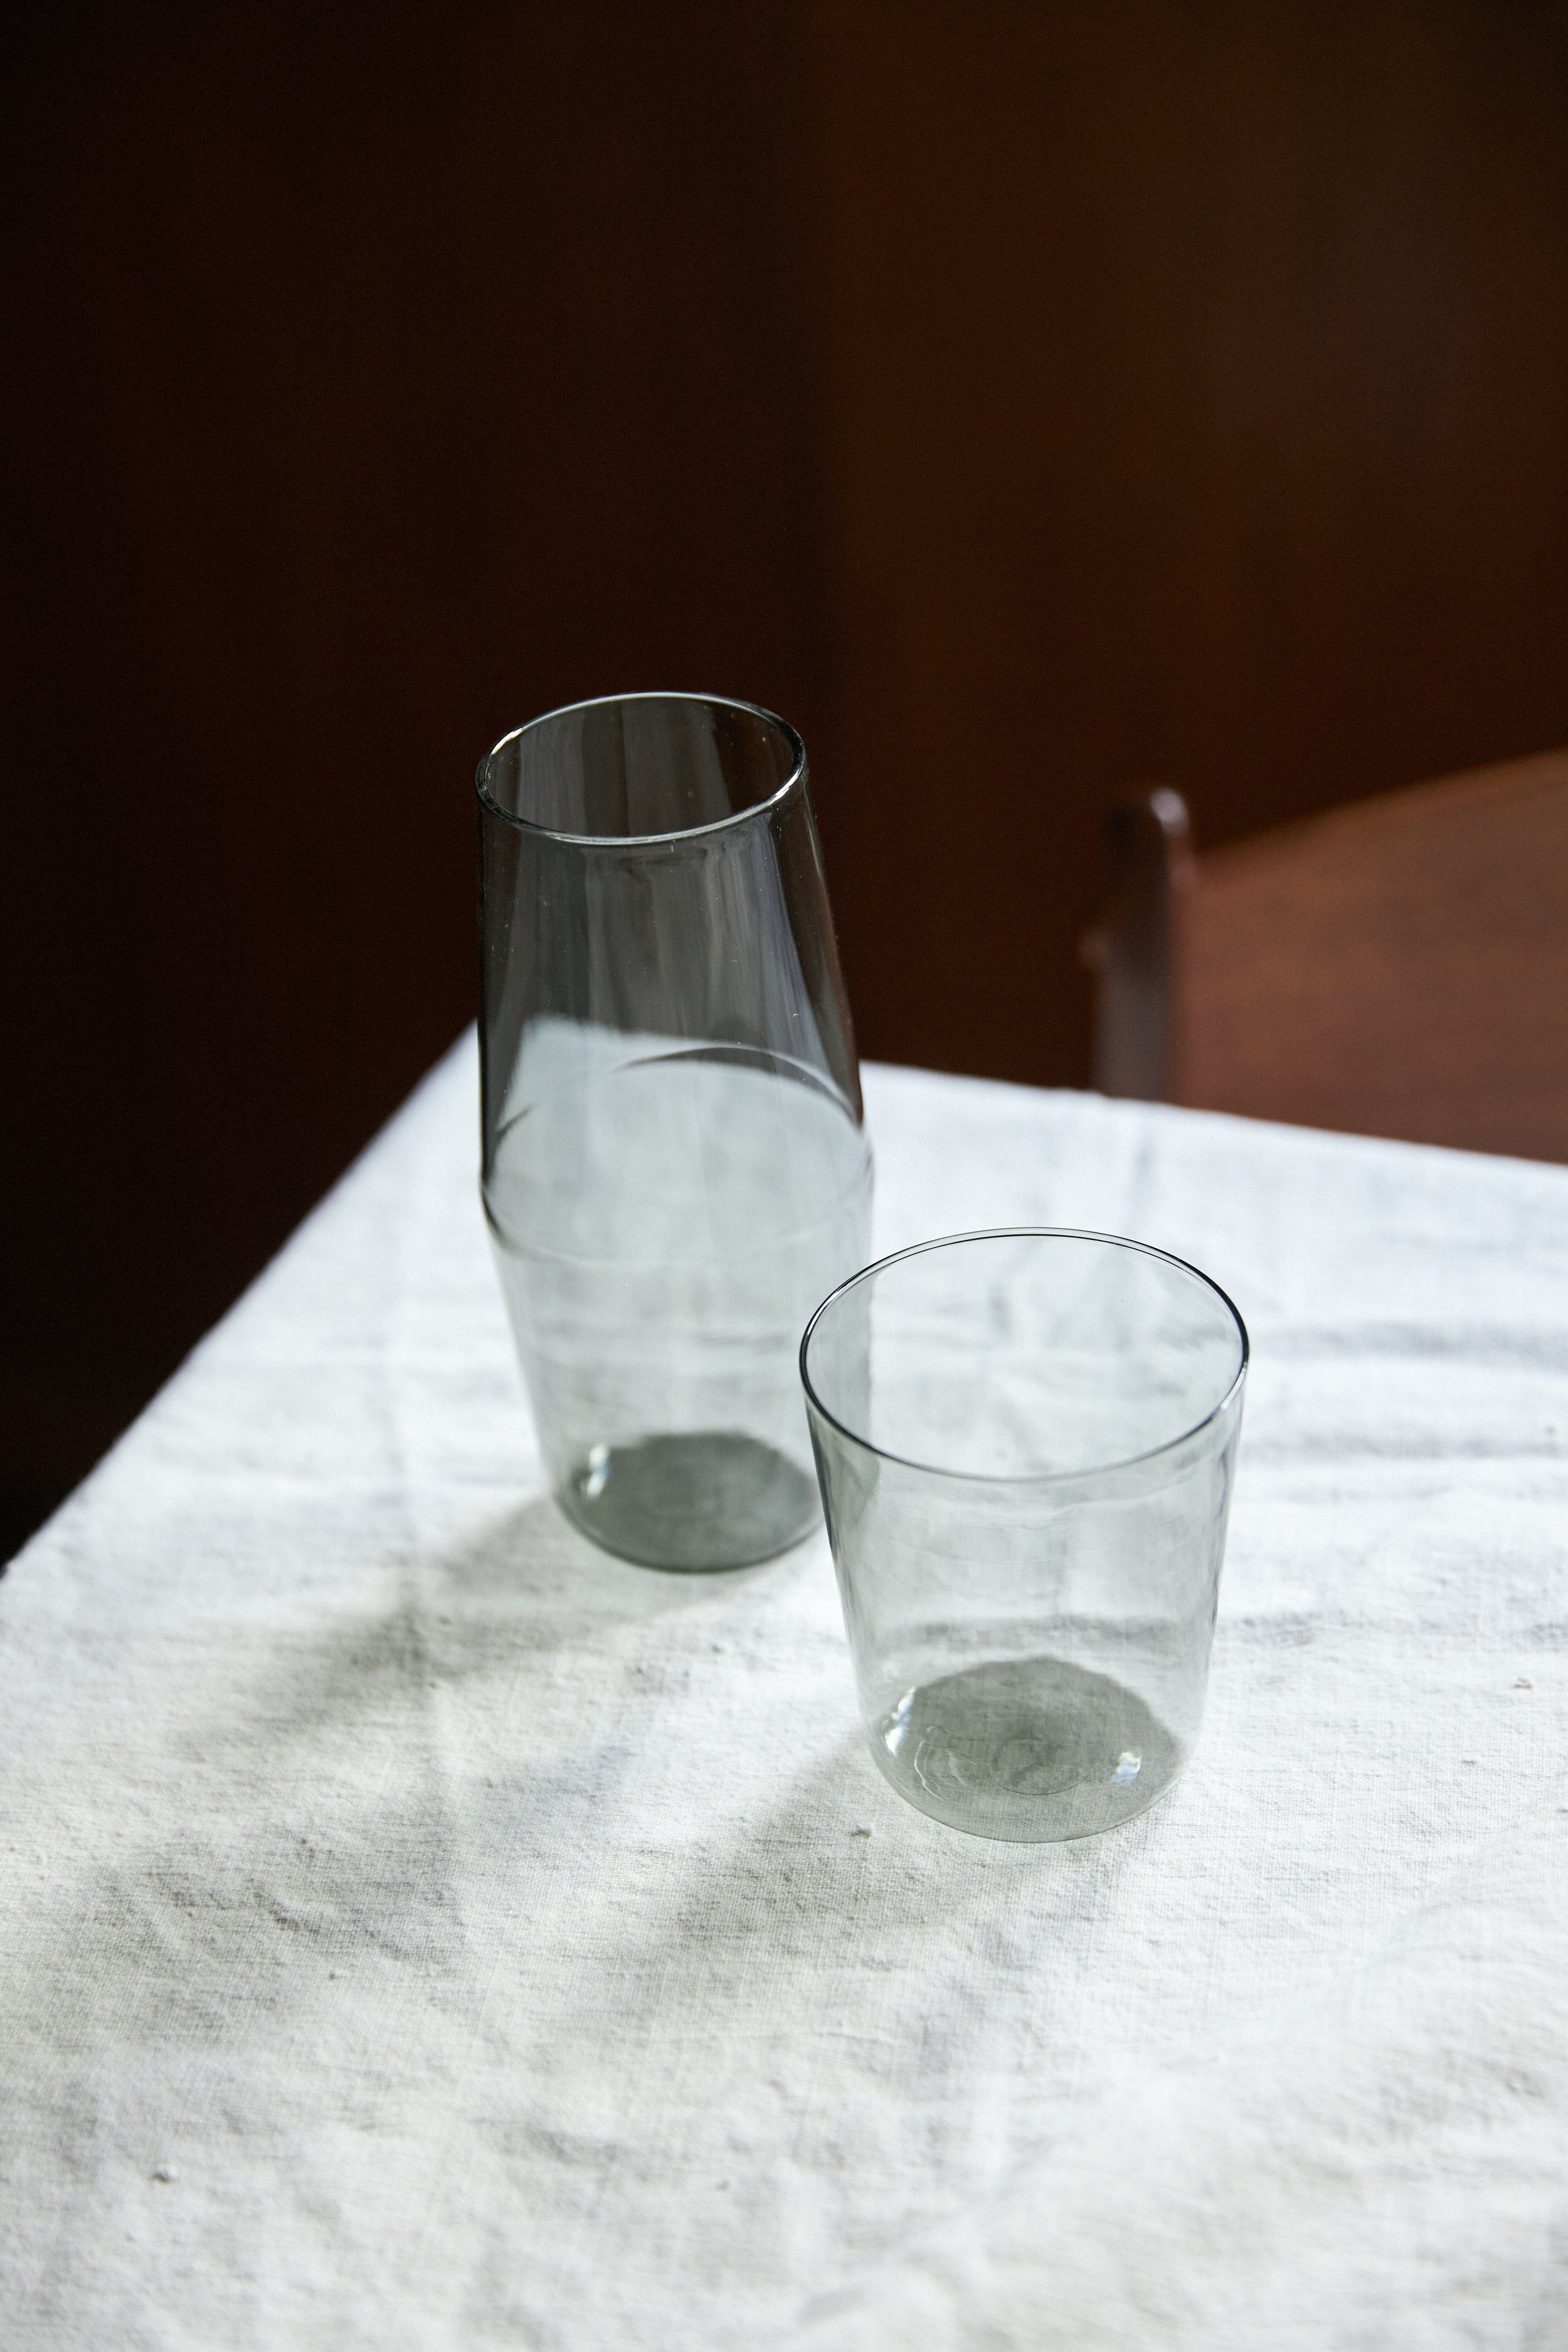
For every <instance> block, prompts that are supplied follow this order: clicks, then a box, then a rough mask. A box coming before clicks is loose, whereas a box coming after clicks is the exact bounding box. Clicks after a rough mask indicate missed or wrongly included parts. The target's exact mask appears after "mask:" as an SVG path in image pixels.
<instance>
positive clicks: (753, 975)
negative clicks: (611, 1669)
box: [479, 694, 871, 1569]
mask: <svg viewBox="0 0 1568 2352" xmlns="http://www.w3.org/2000/svg"><path fill="white" fill-rule="evenodd" d="M479 860H480V922H481V931H482V948H481V967H482V982H481V1012H480V1045H481V1062H482V1071H483V1146H484V1160H483V1175H482V1183H483V1192H484V1202H485V1211H486V1215H487V1217H488V1220H489V1229H490V1234H491V1237H492V1240H493V1242H494V1245H495V1253H496V1261H497V1265H498V1266H499V1268H500V1279H501V1285H502V1288H503V1290H504V1292H505V1295H506V1301H507V1307H508V1309H509V1311H510V1318H511V1324H512V1329H513V1332H514V1335H515V1338H516V1341H517V1349H518V1355H519V1358H520V1360H521V1366H522V1370H523V1375H524V1379H525V1381H526V1382H527V1385H528V1391H529V1395H530V1398H531V1402H532V1406H533V1412H534V1418H535V1422H536V1423H537V1427H538V1431H539V1437H540V1442H541V1445H542V1451H543V1454H544V1459H545V1463H546V1466H547V1468H548V1471H549V1474H550V1476H551V1480H552V1485H553V1487H554V1490H555V1494H556V1496H557V1498H558V1500H559V1501H560V1503H561V1505H562V1507H563V1509H564V1510H565V1511H566V1512H567V1514H568V1515H569V1516H570V1517H572V1518H573V1519H574V1520H575V1521H576V1523H577V1525H578V1526H579V1527H581V1528H583V1530H584V1533H585V1534H587V1535H589V1536H591V1537H592V1538H594V1540H595V1542H597V1543H599V1544H602V1545H603V1546H604V1547H605V1549H607V1550H609V1551H613V1552H616V1553H619V1554H620V1555H621V1556H622V1557H623V1558H625V1559H633V1560H637V1561H641V1562H643V1563H645V1564H647V1565H648V1566H650V1567H658V1568H679V1569H716V1568H730V1567H739V1566H742V1565H743V1564H745V1563H747V1562H750V1561H753V1560H759V1559H766V1558H768V1557H769V1556H770V1555H771V1554H773V1553H774V1552H777V1551H780V1550H782V1549H784V1547H785V1546H786V1545H789V1544H791V1543H794V1542H795V1541H796V1540H797V1539H798V1538H800V1537H801V1536H803V1535H804V1534H805V1533H806V1532H807V1531H808V1530H809V1528H812V1527H813V1526H814V1525H815V1524H816V1517H817V1514H818V1503H817V1493H816V1479H815V1476H814V1475H813V1467H812V1457H811V1447H810V1441H809V1438H808V1435H807V1432H806V1425H805V1415H804V1412H803V1411H802V1407H801V1402H800V1395H799V1390H798V1386H797V1384H796V1381H795V1349H796V1348H797V1346H798V1343H799V1339H800V1335H801V1331H802V1329H803V1328H804V1327H805V1321H806V1318H808V1316H809V1315H810V1314H811V1312H812V1310H813V1309H814V1307H816V1304H817V1302H818V1301H819V1300H820V1299H821V1298H823V1297H825V1296H826V1293H827V1292H828V1291H829V1290H831V1289H832V1288H833V1287H834V1286H835V1284H837V1283H838V1282H840V1281H842V1280H843V1279H844V1278H845V1277H846V1276H847V1275H849V1274H851V1273H852V1272H854V1271H855V1269H856V1268H857V1267H858V1266H859V1265H863V1264H864V1263H865V1262H866V1259H867V1257H868V1255H869V1249H868V1240H869V1234H868V1226H869V1213H870V1193H871V1167H870V1155H869V1152H868V1147H867V1142H866V1137H865V1130H864V1126H863V1122H862V1114H861V1104H860V1084H859V1074H858V1068H857V1065H856V1059H855V1046H854V1039H853V1035H852V1033H851V1029H850V1023H849V1011H848V1006H847V1002H846V999H845V994H844V984H843V981H842V979H841V977H840V974H839V969H838V958H837V950H836V948H835V944H834V939H833V928H832V920H831V918H830V915H829V912H828V906H827V894H826V887H825V884H824V879H823V871H822V856H821V850H820V847H819V845H818V842H817V836H816V824H815V822H814V819H813V816H812V811H811V802H810V798H809V795H808V792H807V783H806V762H805V748H804V746H803V745H802V743H801V740H800V738H799V737H798V736H797V735H796V734H795V732H794V730H792V729H791V728H789V727H786V726H785V725H784V722H783V721H782V720H781V719H775V718H773V717H772V716H770V714H769V713H768V712H766V711H763V710H759V709H753V708H752V706H751V705H750V704H748V703H742V702H727V701H722V700H719V699H716V698H709V697H704V696H697V695H679V694H641V695H626V696H618V697H615V698H607V699H605V700H602V701H596V702H587V703H581V704H577V705H575V706H574V707H573V708H571V709H564V710H557V711H552V712H551V713H550V714H549V715H548V716H547V717H545V718H542V719H535V720H534V721H533V722H532V723H531V725H530V726H527V727H523V728H520V729H519V730H517V731H516V732H515V733H514V734H511V735H508V736H507V737H505V738H504V739H503V740H502V741H501V742H500V743H498V744H497V746H496V748H495V750H494V751H491V752H490V754H489V757H488V758H487V759H486V760H484V761H481V763H480V766H479Z"/></svg>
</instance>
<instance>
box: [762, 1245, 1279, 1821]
mask: <svg viewBox="0 0 1568 2352" xmlns="http://www.w3.org/2000/svg"><path fill="white" fill-rule="evenodd" d="M801 1373H802V1379H803V1381H804V1384H805V1394H806V1401H807V1406H808V1410H809V1412H810V1418H811V1431H812V1438H813V1442H814V1444H815V1446H816V1465H817V1472H818V1475H819V1477H820V1479H821V1484H822V1494H823V1500H824V1503H825V1506H826V1516H827V1531H828V1537H829V1539H830V1541H831V1543H832V1546H833V1558H834V1562H835V1565H836V1567H837V1573H838V1583H839V1591H840V1594H841V1596H842V1599H843V1603H844V1617H845V1624H846V1627H847V1632H848V1636H849V1647H850V1650H851V1652H852V1654H853V1657H854V1663H855V1674H856V1680H857V1683H858V1690H859V1698H860V1708H861V1713H862V1716H863V1717H864V1720H865V1725H866V1729H867V1733H868V1737H869V1739H870V1744H871V1753H872V1755H873V1757H874V1758H875V1759H876V1761H877V1763H878V1765H879V1767H880V1769H881V1770H882V1771H883V1772H884V1773H885V1774H886V1776H887V1778H888V1779H889V1780H890V1781H891V1782H892V1784H893V1786H894V1788H895V1789H897V1790H898V1791H899V1793H900V1796H902V1797H907V1798H908V1800H909V1801H910V1803H911V1804H913V1805H918V1806H919V1808H920V1809H921V1811H922V1812H925V1813H930V1814H931V1815H932V1816H933V1817H934V1818H935V1819H936V1820H937V1821H939V1822H949V1823H951V1825H952V1827H953V1828H955V1829H962V1830H971V1831H973V1832H977V1833H978V1834H979V1835H981V1836H983V1837H993V1838H1008V1839H1014V1840H1016V1841H1018V1842H1020V1843H1031V1842H1035V1841H1040V1840H1049V1839H1059V1838H1076V1837H1088V1836H1089V1835H1091V1834H1092V1833H1093V1832H1096V1831H1099V1830H1105V1829H1110V1828H1111V1827H1112V1826H1113V1825H1114V1824H1115V1823H1116V1822H1124V1821H1128V1820H1130V1819H1131V1817H1132V1815H1133V1814H1135V1813H1141V1812H1142V1811H1144V1809H1145V1808H1146V1807H1147V1806H1149V1805H1152V1803H1153V1802H1154V1801H1155V1799H1156V1798H1157V1797H1159V1796H1161V1795H1163V1792H1164V1791H1165V1790H1167V1789H1168V1788H1169V1787H1170V1786H1171V1783H1172V1782H1173V1780H1174V1779H1175V1777H1176V1775H1177V1773H1178V1772H1179V1771H1180V1770H1181V1769H1182V1767H1183V1765H1184V1763H1185V1761H1186V1759H1187V1757H1188V1756H1189V1754H1190V1753H1191V1750H1192V1746H1193V1742H1194V1738H1196V1736H1197V1729H1198V1723H1199V1718H1200V1717H1201V1716H1202V1713H1203V1704H1204V1692H1205V1685H1206V1682H1207V1679H1208V1661H1209V1647H1210V1643H1211V1641H1212V1638H1213V1633H1214V1619H1215V1601H1216V1599H1217V1595H1218V1589H1219V1572H1220V1562H1221V1559H1222V1557H1223V1554H1224V1550H1225V1533H1226V1515H1227V1512H1228V1508H1229V1502H1230V1489H1231V1478H1232V1474H1233V1472H1234V1469H1235V1464H1236V1449H1237V1438H1238V1435H1239V1433H1240V1428H1241V1402H1242V1389H1243V1386H1244V1383H1245V1381H1246V1377H1247V1331H1246V1327H1245V1326H1244V1324H1243V1323H1242V1320H1241V1318H1240V1316H1239V1315H1238V1314H1237V1310H1236V1308H1235V1307H1233V1306H1232V1305H1231V1302H1230V1300H1229V1299H1228V1298H1227V1297H1226V1295H1225V1293H1224V1292H1223V1291H1222V1290H1220V1289H1219V1288H1218V1287H1217V1286H1216V1285H1215V1284H1214V1283H1213V1282H1211V1281H1210V1280H1209V1279H1208V1277H1207V1276H1205V1275H1202V1274H1199V1273H1198V1272H1197V1271H1196V1269H1195V1268H1194V1267H1193V1266H1190V1265H1184V1264H1183V1262H1182V1261H1181V1260H1180V1259H1179V1258H1174V1257H1167V1256H1166V1255H1164V1254H1163V1252H1162V1251H1160V1250H1156V1249H1149V1248H1146V1247H1144V1246H1143V1245H1142V1244H1141V1243H1138V1242H1129V1241H1120V1240H1116V1239H1114V1238H1112V1237H1111V1236H1110V1235H1107V1234H1081V1233H1068V1232H1054V1231H1049V1230H1035V1231H1024V1232H1005V1233H983V1234H961V1235H958V1236H956V1237H955V1238H953V1239H951V1240H947V1241H937V1242H928V1243H926V1244H923V1245H922V1246H921V1247H919V1248H916V1249H910V1250H904V1251H902V1252H900V1254H899V1255H897V1256H896V1257H889V1258H883V1259H882V1260H881V1261H880V1262H879V1264H877V1265H872V1266H868V1267H867V1268H866V1269H865V1270H864V1272H862V1273H859V1274H857V1275H855V1276H853V1277H852V1278H851V1279H850V1280H849V1281H847V1282H846V1283H845V1284H843V1285H842V1286H841V1287H840V1288H839V1289H837V1290H836V1291H835V1292H834V1293H833V1295H832V1297H829V1298H827V1299H826V1300H825V1301H824V1303H823V1305H822V1306H821V1307H818V1308H817V1310H816V1315H815V1316H814V1317H813V1318H812V1320H811V1323H810V1325H809V1326H808V1328H807V1329H806V1333H805V1339H804V1340H803V1342H802V1345H801Z"/></svg>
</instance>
